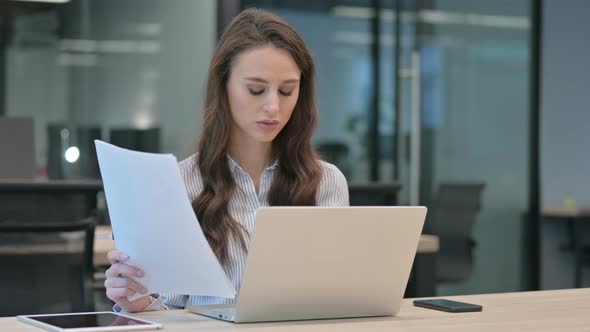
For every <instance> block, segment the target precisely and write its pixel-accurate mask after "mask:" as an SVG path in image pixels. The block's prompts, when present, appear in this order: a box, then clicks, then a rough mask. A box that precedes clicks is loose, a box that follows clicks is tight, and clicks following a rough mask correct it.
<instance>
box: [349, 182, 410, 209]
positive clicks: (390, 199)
mask: <svg viewBox="0 0 590 332" xmlns="http://www.w3.org/2000/svg"><path fill="white" fill-rule="evenodd" d="M400 189H401V185H400V184H397V183H362V184H360V183H350V184H349V185H348V194H349V198H350V205H351V206H393V205H397V204H398V202H397V201H398V193H399V191H400Z"/></svg>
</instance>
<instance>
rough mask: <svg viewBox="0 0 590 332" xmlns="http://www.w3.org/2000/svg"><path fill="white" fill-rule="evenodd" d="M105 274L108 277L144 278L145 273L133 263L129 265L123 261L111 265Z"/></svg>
mask: <svg viewBox="0 0 590 332" xmlns="http://www.w3.org/2000/svg"><path fill="white" fill-rule="evenodd" d="M105 275H106V277H107V278H112V277H138V278H142V277H143V276H144V275H145V273H144V272H143V271H142V270H141V269H139V268H137V267H135V266H132V265H127V264H123V263H114V264H113V265H111V267H109V269H108V270H106V271H105Z"/></svg>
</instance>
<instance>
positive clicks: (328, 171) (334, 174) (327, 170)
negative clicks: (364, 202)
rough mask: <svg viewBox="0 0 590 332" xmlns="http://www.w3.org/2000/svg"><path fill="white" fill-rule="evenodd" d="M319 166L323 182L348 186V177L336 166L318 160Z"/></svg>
mask: <svg viewBox="0 0 590 332" xmlns="http://www.w3.org/2000/svg"><path fill="white" fill-rule="evenodd" d="M318 164H319V165H320V168H321V170H322V182H324V183H325V182H329V183H338V184H344V185H346V177H344V174H343V173H342V172H341V171H340V169H339V168H338V167H336V165H333V164H330V163H329V162H326V161H323V160H318Z"/></svg>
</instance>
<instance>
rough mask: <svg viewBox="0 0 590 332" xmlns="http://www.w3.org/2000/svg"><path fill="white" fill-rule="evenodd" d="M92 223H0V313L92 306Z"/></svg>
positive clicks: (76, 308)
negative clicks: (1, 299)
mask: <svg viewBox="0 0 590 332" xmlns="http://www.w3.org/2000/svg"><path fill="white" fill-rule="evenodd" d="M94 226H95V220H94V218H89V219H86V220H82V221H76V222H71V223H47V222H43V223H31V222H3V223H0V266H2V268H1V269H0V294H2V295H3V298H4V299H5V300H4V301H3V303H2V304H0V316H13V315H19V314H36V313H55V312H68V311H87V310H91V309H92V301H91V298H90V297H91V296H90V295H91V294H90V290H89V288H88V287H87V285H89V284H90V283H89V282H90V281H91V278H92V273H93V269H92V266H93V264H92V263H93V262H92V257H93V249H94Z"/></svg>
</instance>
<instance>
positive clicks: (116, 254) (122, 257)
mask: <svg viewBox="0 0 590 332" xmlns="http://www.w3.org/2000/svg"><path fill="white" fill-rule="evenodd" d="M107 259H108V260H109V262H110V263H111V264H114V263H120V262H125V261H127V260H128V259H129V255H127V254H126V253H124V252H122V251H119V250H111V251H109V252H108V253H107Z"/></svg>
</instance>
